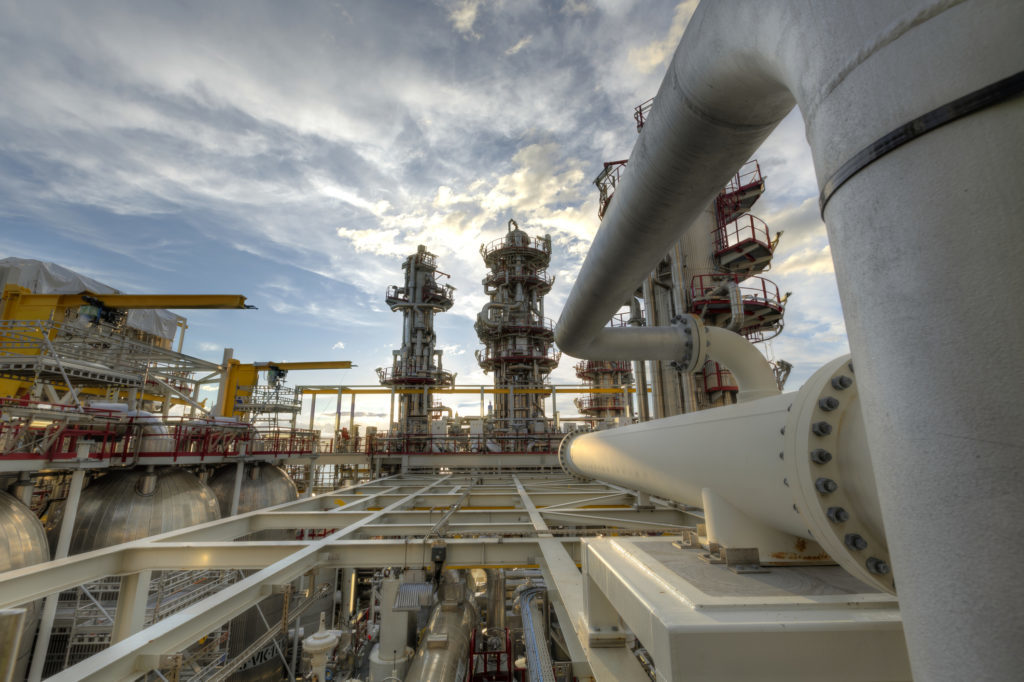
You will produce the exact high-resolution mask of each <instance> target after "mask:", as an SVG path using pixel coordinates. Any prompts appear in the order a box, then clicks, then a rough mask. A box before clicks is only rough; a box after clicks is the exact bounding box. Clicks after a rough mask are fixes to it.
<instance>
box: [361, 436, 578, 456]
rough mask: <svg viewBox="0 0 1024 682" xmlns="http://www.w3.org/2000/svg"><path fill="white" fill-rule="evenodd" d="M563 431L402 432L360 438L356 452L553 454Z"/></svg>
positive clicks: (380, 453) (556, 450)
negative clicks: (459, 433)
mask: <svg viewBox="0 0 1024 682" xmlns="http://www.w3.org/2000/svg"><path fill="white" fill-rule="evenodd" d="M563 437H564V434H561V433H539V434H531V435H522V436H520V435H515V436H511V435H501V434H494V435H483V436H469V435H460V436H433V435H428V434H423V435H418V434H402V433H398V434H395V435H389V434H384V435H376V436H373V437H371V438H368V439H360V440H361V441H363V442H362V443H361V445H363V448H362V449H359V448H358V445H360V443H357V444H356V446H357V452H364V453H367V454H375V455H378V454H379V455H383V454H406V453H408V454H416V453H421V454H428V453H435V454H445V455H473V454H481V453H484V454H502V455H525V454H553V453H556V452H558V445H559V444H560V443H561V442H562V438H563Z"/></svg>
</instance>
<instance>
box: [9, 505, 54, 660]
mask: <svg viewBox="0 0 1024 682" xmlns="http://www.w3.org/2000/svg"><path fill="white" fill-rule="evenodd" d="M49 560H50V549H49V546H48V545H47V542H46V531H45V530H44V529H43V524H42V523H40V521H39V519H37V518H36V515H35V514H33V513H32V510H31V509H29V508H28V507H26V506H25V505H23V504H22V503H21V502H19V501H18V500H17V499H16V498H15V497H13V496H11V495H8V494H7V493H5V492H4V491H2V490H0V573H3V572H4V571H12V570H14V569H16V568H23V567H25V566H32V565H34V564H39V563H42V562H44V561H49ZM24 607H25V608H26V609H27V610H28V613H26V614H25V629H24V632H23V634H22V638H21V646H20V647H19V648H18V659H17V661H16V662H15V664H14V676H13V677H12V679H15V680H20V679H23V678H24V677H25V673H26V671H27V670H28V662H29V657H30V656H31V654H32V639H33V634H34V633H35V629H36V625H37V624H38V622H39V614H40V608H39V602H32V603H29V604H25V605H24Z"/></svg>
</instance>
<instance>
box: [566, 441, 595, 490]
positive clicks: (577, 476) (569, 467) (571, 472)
mask: <svg viewBox="0 0 1024 682" xmlns="http://www.w3.org/2000/svg"><path fill="white" fill-rule="evenodd" d="M582 435H583V432H582V431H574V432H573V433H568V434H566V436H565V438H563V439H562V442H561V443H559V444H558V464H559V465H560V466H561V467H562V471H564V472H565V473H567V474H569V475H570V476H572V477H573V478H575V479H576V480H577V481H582V482H584V483H587V482H589V481H592V480H594V479H592V478H587V477H585V476H583V475H581V474H580V473H579V472H578V471H577V470H576V468H575V467H573V466H572V464H570V463H569V448H570V447H571V446H572V441H573V440H575V439H576V438H578V437H579V436H582Z"/></svg>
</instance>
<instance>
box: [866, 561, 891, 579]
mask: <svg viewBox="0 0 1024 682" xmlns="http://www.w3.org/2000/svg"><path fill="white" fill-rule="evenodd" d="M864 563H865V564H867V567H868V570H869V571H871V572H872V573H874V574H875V575H886V574H887V573H889V564H888V563H887V562H885V561H883V560H882V559H879V558H878V557H868V560H867V561H866V562H864Z"/></svg>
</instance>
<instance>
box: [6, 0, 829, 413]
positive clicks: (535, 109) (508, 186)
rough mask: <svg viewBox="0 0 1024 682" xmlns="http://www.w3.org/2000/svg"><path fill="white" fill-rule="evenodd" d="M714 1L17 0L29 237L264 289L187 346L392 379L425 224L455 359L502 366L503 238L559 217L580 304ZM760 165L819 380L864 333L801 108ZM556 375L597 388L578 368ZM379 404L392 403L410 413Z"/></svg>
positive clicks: (33, 252) (18, 130)
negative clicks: (610, 221) (602, 199)
mask: <svg viewBox="0 0 1024 682" xmlns="http://www.w3.org/2000/svg"><path fill="white" fill-rule="evenodd" d="M694 5H695V3H694V2H683V3H677V2H672V1H659V0H643V1H636V2H629V1H627V0H594V1H587V0H576V1H569V2H565V3H556V2H529V1H526V0H507V1H504V2H501V1H499V2H481V1H475V0H457V1H445V2H440V1H439V2H416V1H409V2H397V1H394V2H391V1H388V2H369V1H366V2H341V1H336V2H330V1H326V0H325V1H319V2H314V1H312V0H310V1H306V2H301V3H298V2H293V3H286V2H258V1H256V0H245V1H242V0H238V1H236V2H224V1H219V2H216V3H211V2H162V3H138V2H112V1H104V2H88V1H76V2H74V3H68V2H46V1H40V0H33V1H24V2H17V1H14V0H6V1H0V82H2V83H3V84H4V93H5V94H4V97H2V98H0V230H2V232H3V237H4V239H3V245H4V247H3V251H4V253H3V254H2V255H4V256H8V255H10V256H19V257H27V258H39V259H42V260H51V261H56V262H58V263H60V264H62V265H65V266H67V267H70V268H72V269H75V270H77V271H79V272H81V273H83V274H86V275H89V276H92V277H95V278H97V279H99V280H100V281H103V282H105V283H108V284H110V285H112V286H116V287H118V288H121V289H123V290H125V291H129V292H132V293H144V292H159V293H242V294H245V295H246V296H248V297H249V300H250V303H252V304H254V305H256V306H258V307H259V308H260V309H259V310H258V311H249V312H238V311H222V312H213V311H190V312H188V313H186V314H187V315H188V317H189V320H190V329H189V331H188V333H187V335H186V343H185V350H186V352H189V353H191V354H194V355H199V356H201V357H205V358H210V359H219V357H220V351H221V349H222V348H223V347H233V348H234V349H235V356H236V357H238V358H240V359H242V360H243V361H267V360H275V361H289V360H325V359H349V360H353V361H354V362H356V363H358V365H359V367H358V368H357V369H353V370H348V371H345V372H333V373H308V374H303V375H298V374H294V375H292V376H290V377H289V380H290V381H291V382H292V383H316V384H324V383H331V384H340V383H346V384H369V383H374V382H375V380H376V377H375V375H374V374H373V368H375V367H377V366H381V365H385V364H388V363H389V362H390V350H391V348H393V347H395V346H397V345H398V342H399V338H400V334H399V326H400V318H399V316H398V315H393V314H391V313H390V312H388V311H387V310H386V308H385V306H384V304H383V293H384V289H385V287H386V285H388V284H399V283H401V268H400V263H401V260H402V259H403V258H404V257H405V256H406V255H408V254H409V253H411V252H413V251H415V248H416V245H417V244H425V245H426V246H427V247H428V249H430V250H431V251H433V252H434V253H436V254H437V255H438V257H439V263H440V267H441V269H442V270H444V271H445V272H448V273H451V275H452V278H451V282H452V283H453V284H454V285H455V286H456V288H457V291H456V305H455V307H454V308H453V309H452V310H451V311H450V312H449V313H447V314H445V315H442V316H439V318H438V324H437V327H438V337H439V340H440V343H441V345H442V346H443V347H444V348H445V361H446V364H447V366H448V367H449V368H450V369H453V370H455V371H457V372H458V373H459V380H460V382H467V383H480V382H486V381H488V377H485V376H484V375H483V374H482V372H480V370H479V369H478V368H477V367H476V364H475V361H474V359H473V352H472V351H473V350H474V349H475V348H477V342H476V337H475V335H474V334H473V331H472V319H473V318H474V317H475V315H476V313H477V312H478V311H479V309H480V307H481V306H482V304H483V302H484V300H485V299H484V296H483V291H482V286H481V284H480V279H481V278H482V277H483V275H484V267H483V262H482V259H481V258H480V255H479V251H478V249H479V245H480V244H481V243H483V242H487V241H490V240H491V239H495V238H497V237H499V236H501V234H502V233H503V232H504V230H505V224H506V222H507V220H508V219H509V218H515V219H516V220H517V221H518V223H519V224H520V225H521V226H522V227H524V228H525V229H527V230H528V231H530V232H531V233H534V234H541V233H548V234H551V235H552V238H553V240H554V244H555V246H556V252H557V253H556V255H555V257H554V259H553V263H552V268H551V271H552V272H554V273H555V274H556V275H557V281H556V285H555V289H554V291H553V292H552V294H551V296H550V297H549V300H548V307H547V310H548V314H549V316H550V317H552V318H557V316H558V313H559V312H560V308H561V303H562V301H564V298H565V296H566V295H567V294H568V291H569V289H570V287H571V283H572V281H573V277H574V274H575V272H576V271H577V270H578V268H579V265H580V264H581V262H582V258H583V255H584V254H585V252H586V249H587V247H588V245H589V242H590V240H591V238H592V236H593V234H594V233H595V232H596V230H597V227H598V219H597V191H596V189H595V188H594V187H593V185H592V184H591V181H592V179H593V178H594V176H596V175H597V173H598V172H599V171H600V169H601V164H602V162H603V161H607V160H613V159H621V158H626V157H627V156H628V155H629V150H630V149H631V147H632V145H633V142H634V141H635V138H636V130H635V127H634V125H633V120H632V110H633V107H634V106H635V105H636V104H638V103H640V102H642V101H644V100H646V99H648V98H649V97H651V96H653V94H654V93H655V91H656V90H657V86H658V84H659V82H660V80H661V78H662V76H663V74H664V70H665V66H666V63H667V60H668V58H669V57H670V55H671V53H672V51H673V50H674V49H675V45H676V43H677V42H678V40H679V37H680V36H681V35H682V32H683V30H684V29H685V26H686V23H687V21H688V19H689V17H690V15H691V14H692V11H693V8H694ZM757 158H758V159H759V161H760V162H761V166H762V169H763V170H764V172H765V174H766V175H767V177H768V180H767V186H768V192H767V194H766V195H765V197H764V198H763V199H762V200H761V202H760V203H759V205H758V206H757V210H756V211H755V212H756V213H757V214H758V215H760V217H762V218H764V219H765V220H766V221H767V222H768V224H769V225H770V226H771V228H772V229H775V230H783V231H784V232H785V234H784V235H783V237H782V241H781V244H780V247H779V249H778V251H777V254H776V260H775V264H774V265H773V268H772V272H771V273H769V277H771V278H772V279H774V280H775V281H777V282H778V283H779V285H780V288H781V289H782V290H784V291H786V290H788V291H792V292H794V295H793V298H792V299H791V302H790V306H789V311H788V314H787V326H786V332H785V333H784V335H783V336H782V337H780V338H779V339H777V340H776V341H774V342H772V345H771V347H770V348H768V349H767V351H768V353H769V355H770V356H772V357H782V358H785V359H787V360H789V361H791V362H793V363H794V364H796V370H795V371H794V374H793V379H792V380H791V381H792V382H793V383H791V385H790V387H795V386H797V385H799V383H800V382H802V380H803V379H805V378H806V377H807V376H808V375H809V374H810V373H811V372H812V371H813V370H814V369H815V368H816V367H817V366H818V365H820V363H822V362H824V361H825V360H827V359H829V358H831V357H834V356H835V355H838V354H839V353H842V352H845V350H846V345H845V344H846V337H845V330H844V327H843V323H842V315H841V311H840V309H839V304H838V296H837V294H836V291H835V282H834V276H833V275H832V263H831V256H830V254H829V252H828V246H827V241H826V239H825V233H824V227H823V226H822V225H821V223H820V220H819V219H818V215H817V207H816V200H815V197H816V193H817V192H816V187H815V184H814V174H813V170H812V167H811V161H810V155H809V152H808V150H807V145H806V142H805V141H804V138H803V126H802V122H801V120H800V118H799V115H798V112H794V114H793V115H791V116H790V117H789V118H787V119H786V120H785V121H784V122H783V124H782V125H780V127H779V129H778V130H777V131H776V133H775V134H773V136H772V137H771V138H770V139H769V141H768V142H767V143H766V145H765V146H764V148H763V149H762V150H761V151H760V152H759V153H758V155H757ZM554 379H555V381H557V382H560V383H570V382H573V383H574V382H575V381H576V380H575V377H574V376H573V373H572V372H571V362H570V361H569V360H563V363H562V367H560V368H559V369H558V370H557V371H556V373H555V375H554ZM361 402H362V403H365V404H361V405H360V407H361V408H362V410H363V411H365V414H366V416H367V417H368V418H369V419H367V420H365V421H366V423H371V422H373V421H374V420H375V419H379V417H380V416H382V415H384V414H385V413H386V409H382V408H381V406H380V404H379V401H377V402H375V401H373V400H371V399H369V398H365V399H361ZM322 405H325V403H323V402H321V403H318V408H319V407H321V406H322ZM454 407H455V408H456V409H460V408H461V409H463V411H464V412H472V411H474V410H475V409H478V403H474V402H470V403H466V404H464V405H460V404H455V405H454ZM560 407H561V408H562V410H563V413H564V412H565V411H566V409H567V406H565V405H560ZM327 408H329V410H328V412H327V413H325V414H324V415H321V421H322V423H325V424H326V423H328V422H330V421H332V420H333V419H332V417H331V415H332V414H333V411H334V407H333V405H332V404H331V403H330V401H328V402H327V404H326V407H325V409H327ZM344 412H345V414H347V412H348V406H347V404H346V405H345V407H344Z"/></svg>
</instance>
